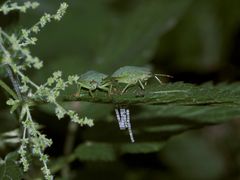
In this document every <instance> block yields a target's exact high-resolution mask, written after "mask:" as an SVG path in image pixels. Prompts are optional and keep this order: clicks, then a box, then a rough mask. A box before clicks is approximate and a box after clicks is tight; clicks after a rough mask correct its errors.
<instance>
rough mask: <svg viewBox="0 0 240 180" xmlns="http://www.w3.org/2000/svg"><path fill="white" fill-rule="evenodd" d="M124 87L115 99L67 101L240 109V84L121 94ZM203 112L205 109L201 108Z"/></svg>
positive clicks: (99, 95) (171, 86)
mask: <svg viewBox="0 0 240 180" xmlns="http://www.w3.org/2000/svg"><path fill="white" fill-rule="evenodd" d="M123 87H124V86H121V85H116V87H115V88H116V90H115V91H113V92H112V94H111V95H109V94H107V93H106V92H102V91H98V90H97V91H95V92H94V97H92V96H90V95H89V93H88V92H87V91H86V92H85V93H84V92H83V93H82V94H81V95H80V96H70V97H66V98H65V99H66V100H69V101H88V102H94V103H110V104H122V105H126V106H128V105H149V104H151V105H188V106H190V105H192V106H203V105H204V106H207V105H209V106H210V105H215V106H223V105H228V106H236V107H238V106H239V105H240V83H234V84H225V83H222V84H218V85H213V84H212V83H206V84H203V85H200V86H196V85H194V84H188V83H183V82H176V83H167V84H163V85H159V84H156V83H152V84H149V85H147V87H146V88H145V90H141V89H140V87H139V86H138V85H136V86H134V87H130V88H129V89H128V91H127V92H125V93H123V94H121V91H122V88H123ZM199 108H201V107H199Z"/></svg>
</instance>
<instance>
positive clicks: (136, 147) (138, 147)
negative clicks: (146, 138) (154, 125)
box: [120, 142, 165, 154]
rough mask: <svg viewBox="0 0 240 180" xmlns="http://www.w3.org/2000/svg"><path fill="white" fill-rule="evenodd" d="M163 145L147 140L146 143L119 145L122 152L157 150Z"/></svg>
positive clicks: (149, 151)
mask: <svg viewBox="0 0 240 180" xmlns="http://www.w3.org/2000/svg"><path fill="white" fill-rule="evenodd" d="M164 145H165V143H163V142H162V143H161V142H155V143H153V142H148V143H132V144H131V143H129V144H127V143H126V144H122V145H121V146H120V149H121V152H122V153H132V154H134V153H151V152H157V151H159V150H160V149H162V147H163V146H164Z"/></svg>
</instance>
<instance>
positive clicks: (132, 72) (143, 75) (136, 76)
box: [112, 66, 171, 94]
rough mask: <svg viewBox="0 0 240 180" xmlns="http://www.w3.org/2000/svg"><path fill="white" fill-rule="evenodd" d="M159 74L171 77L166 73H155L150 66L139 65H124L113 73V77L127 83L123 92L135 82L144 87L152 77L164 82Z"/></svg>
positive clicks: (119, 81)
mask: <svg viewBox="0 0 240 180" xmlns="http://www.w3.org/2000/svg"><path fill="white" fill-rule="evenodd" d="M157 76H165V77H171V76H169V75H165V74H153V73H152V72H151V70H150V69H149V68H146V67H137V66H124V67H121V68H119V69H118V70H117V71H115V72H114V73H113V74H112V78H114V79H115V80H116V81H117V82H118V83H123V84H126V86H125V87H124V89H123V90H122V94H123V93H124V92H125V91H126V90H127V89H128V87H129V86H132V85H135V84H139V85H140V87H141V88H142V89H144V87H145V85H146V82H147V81H148V79H149V78H151V77H154V78H155V79H156V80H157V81H158V82H159V83H160V84H162V81H161V80H160V79H159V78H158V77H157Z"/></svg>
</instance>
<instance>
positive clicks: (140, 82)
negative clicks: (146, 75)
mask: <svg viewBox="0 0 240 180" xmlns="http://www.w3.org/2000/svg"><path fill="white" fill-rule="evenodd" d="M138 82H139V84H140V86H141V88H142V89H144V85H143V83H142V81H141V80H138Z"/></svg>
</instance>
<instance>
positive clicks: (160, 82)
mask: <svg viewBox="0 0 240 180" xmlns="http://www.w3.org/2000/svg"><path fill="white" fill-rule="evenodd" d="M154 78H155V79H156V80H157V81H158V82H159V84H163V82H162V81H161V80H160V79H159V78H158V77H157V76H156V75H155V76H154Z"/></svg>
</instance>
